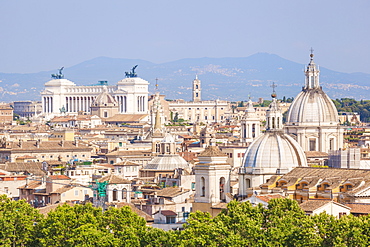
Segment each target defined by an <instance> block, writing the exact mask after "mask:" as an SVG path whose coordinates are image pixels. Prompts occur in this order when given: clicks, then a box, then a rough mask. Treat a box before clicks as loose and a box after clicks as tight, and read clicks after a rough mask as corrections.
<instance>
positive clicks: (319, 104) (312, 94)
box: [286, 88, 338, 125]
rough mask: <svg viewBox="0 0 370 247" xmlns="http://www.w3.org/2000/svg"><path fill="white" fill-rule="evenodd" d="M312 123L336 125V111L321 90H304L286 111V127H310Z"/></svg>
mask: <svg viewBox="0 0 370 247" xmlns="http://www.w3.org/2000/svg"><path fill="white" fill-rule="evenodd" d="M312 123H321V124H323V125H337V124H338V111H337V109H336V108H335V105H334V103H333V102H332V100H331V99H330V98H329V97H328V95H326V93H324V91H322V89H321V88H312V89H306V88H304V89H303V90H302V92H300V93H299V94H298V96H297V97H296V98H295V99H294V101H293V103H292V104H291V106H290V108H289V111H288V116H287V123H286V124H287V125H303V124H310V125H312Z"/></svg>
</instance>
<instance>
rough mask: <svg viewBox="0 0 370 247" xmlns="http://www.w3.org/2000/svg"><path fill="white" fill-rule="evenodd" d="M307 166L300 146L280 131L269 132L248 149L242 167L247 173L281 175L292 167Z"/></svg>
mask: <svg viewBox="0 0 370 247" xmlns="http://www.w3.org/2000/svg"><path fill="white" fill-rule="evenodd" d="M298 166H307V160H306V156H305V154H304V151H303V149H302V148H301V146H300V145H299V144H298V143H297V142H296V141H295V140H294V139H293V138H292V137H290V136H288V135H286V134H284V133H283V131H282V130H270V131H267V132H266V133H265V134H264V135H261V136H260V137H258V138H257V139H256V140H254V141H253V142H252V143H251V145H250V146H249V147H248V149H247V151H246V153H245V157H244V163H243V167H245V168H246V169H247V172H252V173H254V172H258V173H265V174H266V173H274V174H275V173H277V174H282V173H286V172H288V171H290V170H291V169H292V168H294V167H298Z"/></svg>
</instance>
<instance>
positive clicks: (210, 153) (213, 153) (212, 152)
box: [198, 146, 227, 157]
mask: <svg viewBox="0 0 370 247" xmlns="http://www.w3.org/2000/svg"><path fill="white" fill-rule="evenodd" d="M217 156H227V155H226V154H225V153H223V152H222V151H221V150H220V149H219V148H218V147H217V146H208V147H206V149H205V150H204V151H203V152H202V153H200V154H199V155H198V157H217Z"/></svg>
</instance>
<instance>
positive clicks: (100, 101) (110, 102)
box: [93, 86, 117, 106]
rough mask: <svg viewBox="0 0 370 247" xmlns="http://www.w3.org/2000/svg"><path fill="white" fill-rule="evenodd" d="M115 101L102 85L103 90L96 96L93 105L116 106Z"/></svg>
mask: <svg viewBox="0 0 370 247" xmlns="http://www.w3.org/2000/svg"><path fill="white" fill-rule="evenodd" d="M116 105H117V101H116V100H115V99H114V98H113V96H112V95H111V94H110V93H109V92H108V90H107V87H106V86H104V87H103V91H102V92H101V93H100V94H99V95H98V96H97V97H96V99H95V100H94V102H93V106H116Z"/></svg>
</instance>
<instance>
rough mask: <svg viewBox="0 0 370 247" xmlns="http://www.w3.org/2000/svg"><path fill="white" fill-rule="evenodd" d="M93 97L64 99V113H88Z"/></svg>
mask: <svg viewBox="0 0 370 247" xmlns="http://www.w3.org/2000/svg"><path fill="white" fill-rule="evenodd" d="M95 98H96V97H94V96H77V97H66V107H65V108H66V111H67V112H78V111H84V112H90V106H91V104H92V103H93V101H94V100H95Z"/></svg>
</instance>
